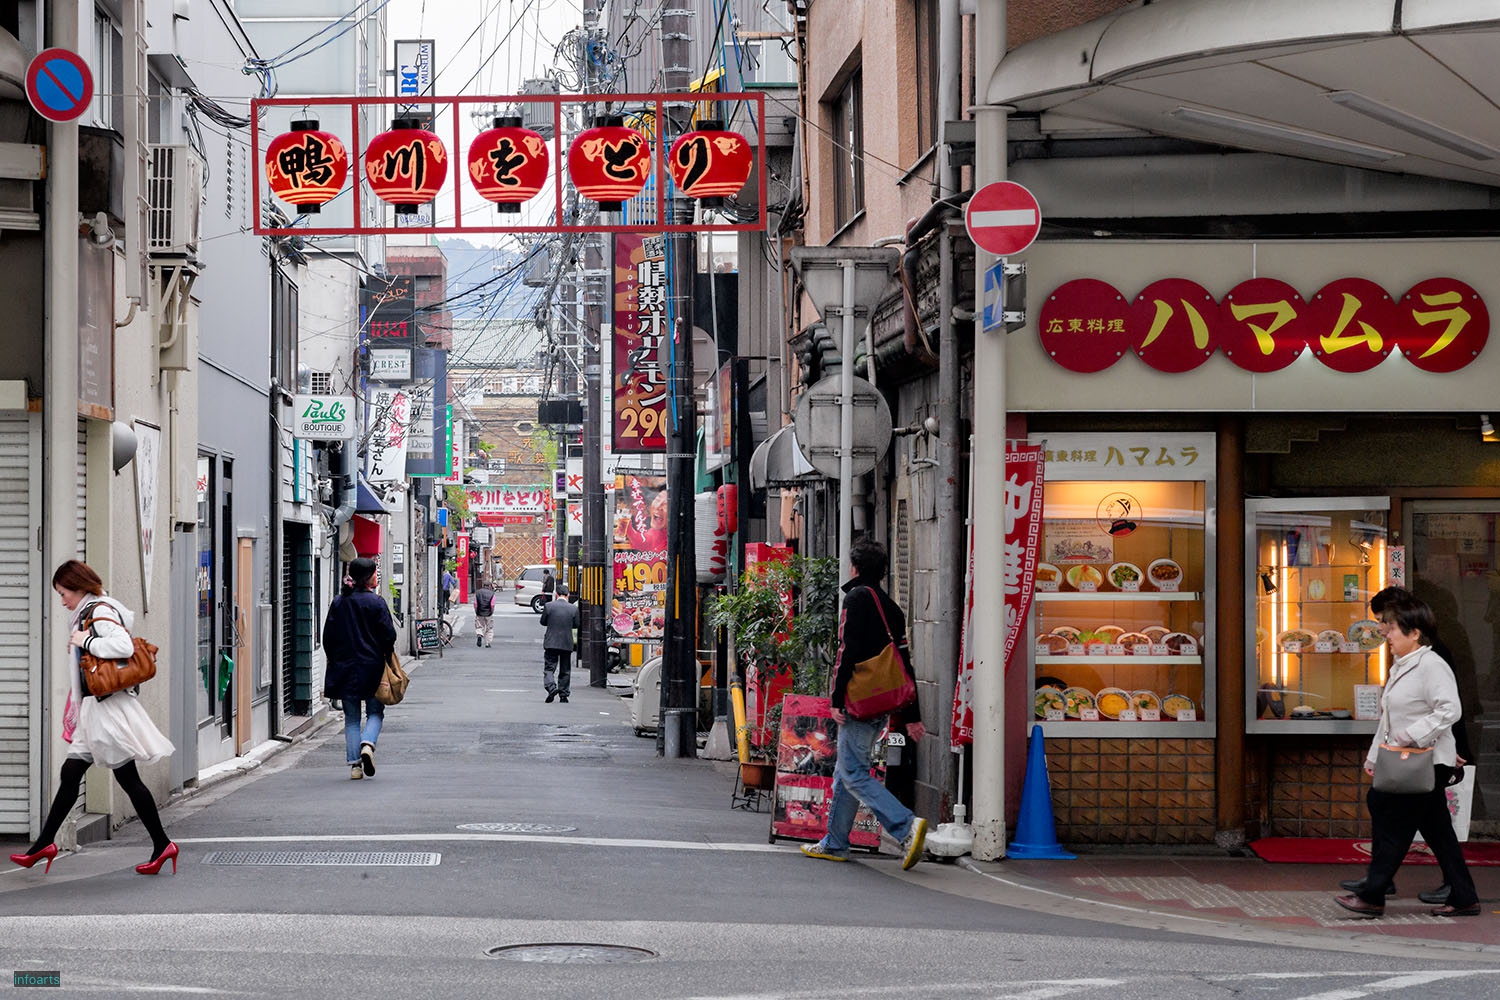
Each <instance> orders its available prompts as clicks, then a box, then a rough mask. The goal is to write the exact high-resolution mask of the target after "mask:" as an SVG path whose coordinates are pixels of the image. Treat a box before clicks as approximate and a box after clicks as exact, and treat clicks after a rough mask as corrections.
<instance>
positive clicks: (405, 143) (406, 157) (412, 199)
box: [365, 118, 448, 215]
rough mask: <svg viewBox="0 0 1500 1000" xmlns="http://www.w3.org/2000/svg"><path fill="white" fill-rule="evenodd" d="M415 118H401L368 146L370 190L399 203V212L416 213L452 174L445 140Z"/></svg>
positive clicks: (366, 151) (394, 203)
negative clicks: (425, 127) (420, 124)
mask: <svg viewBox="0 0 1500 1000" xmlns="http://www.w3.org/2000/svg"><path fill="white" fill-rule="evenodd" d="M418 125H419V123H418V122H417V120H416V119H412V118H397V119H396V120H395V121H393V122H392V123H391V129H390V131H388V132H382V133H380V134H379V135H377V136H376V137H375V138H374V139H372V140H371V141H370V145H369V146H367V147H365V176H366V178H368V180H369V182H370V190H371V191H374V192H375V195H376V197H378V198H380V199H381V200H382V201H388V202H390V203H391V204H393V205H395V206H396V214H398V215H415V214H416V212H417V209H418V207H419V206H421V205H425V204H426V203H427V202H429V201H431V200H432V199H433V198H435V197H437V193H438V191H439V190H441V189H442V186H443V181H444V180H446V179H447V176H448V150H447V148H446V147H444V146H443V140H441V139H439V138H438V137H437V136H436V135H434V134H433V133H431V132H429V131H427V130H426V129H424V128H419V127H418Z"/></svg>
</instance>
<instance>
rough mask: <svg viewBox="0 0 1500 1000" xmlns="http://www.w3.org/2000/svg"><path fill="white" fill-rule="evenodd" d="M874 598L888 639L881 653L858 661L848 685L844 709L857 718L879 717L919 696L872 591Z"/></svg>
mask: <svg viewBox="0 0 1500 1000" xmlns="http://www.w3.org/2000/svg"><path fill="white" fill-rule="evenodd" d="M870 598H871V600H873V601H874V602H875V610H876V611H878V612H880V621H881V624H883V625H884V626H885V637H886V640H887V641H886V644H885V648H884V649H882V650H881V651H880V652H879V653H877V654H875V655H874V656H872V657H870V658H869V659H868V660H859V661H857V662H856V663H855V664H854V671H853V672H852V673H851V674H850V676H849V684H848V686H847V687H845V688H844V711H845V712H847V713H848V714H849V715H850V716H851V717H852V718H855V719H878V718H880V717H881V716H882V715H889V714H890V713H891V712H894V711H896V710H897V709H899V708H905V707H906V706H907V705H909V704H911V703H912V701H913V700H914V699H915V698H916V697H917V686H916V684H914V683H913V682H912V679H911V675H910V674H908V673H907V672H906V659H905V657H904V656H903V655H902V653H901V647H900V646H898V645H897V644H896V637H895V636H893V635H892V634H891V623H890V622H888V621H886V618H885V608H884V607H883V606H882V605H881V603H880V595H879V594H877V593H875V591H873V590H871V591H870Z"/></svg>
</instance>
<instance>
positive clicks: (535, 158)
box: [469, 116, 551, 212]
mask: <svg viewBox="0 0 1500 1000" xmlns="http://www.w3.org/2000/svg"><path fill="white" fill-rule="evenodd" d="M550 163H551V158H550V157H549V156H548V155H547V141H546V140H545V139H543V138H542V137H541V136H540V135H539V134H537V133H536V132H533V131H532V130H531V129H529V128H522V127H521V119H520V118H518V117H514V116H510V117H503V118H496V119H495V127H494V128H492V129H490V130H488V131H486V132H481V133H479V135H478V137H476V138H475V140H474V141H473V143H471V144H470V145H469V179H470V180H471V181H472V182H473V184H474V190H475V191H478V192H479V195H480V197H482V198H485V199H487V200H489V201H493V202H495V203H496V205H495V207H496V208H497V209H498V210H499V211H501V212H519V211H520V210H521V203H522V202H523V201H527V200H528V199H530V198H531V197H532V196H533V195H535V194H536V193H537V192H538V191H540V190H541V189H542V185H543V184H545V183H546V182H547V168H548V166H549V165H550Z"/></svg>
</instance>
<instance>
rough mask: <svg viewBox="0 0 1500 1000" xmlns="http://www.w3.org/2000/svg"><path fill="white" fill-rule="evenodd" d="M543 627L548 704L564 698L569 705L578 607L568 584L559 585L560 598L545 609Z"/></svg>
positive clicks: (543, 684)
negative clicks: (569, 598)
mask: <svg viewBox="0 0 1500 1000" xmlns="http://www.w3.org/2000/svg"><path fill="white" fill-rule="evenodd" d="M542 625H543V626H544V627H545V628H546V629H547V636H546V638H545V639H543V640H542V649H543V650H544V653H543V656H544V660H543V666H542V686H543V687H545V688H546V689H547V703H548V704H551V703H552V699H553V698H560V699H561V700H562V702H563V704H567V702H568V691H569V690H570V688H571V680H572V676H573V630H574V629H575V628H577V627H578V605H576V604H573V603H572V602H570V601H569V600H568V587H567V584H562V583H559V584H558V585H557V596H556V597H555V598H554V599H553V600H552V601H551V602H550V603H548V604H547V605H546V606H545V607H543V608H542Z"/></svg>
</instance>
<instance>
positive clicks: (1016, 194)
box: [964, 181, 1042, 257]
mask: <svg viewBox="0 0 1500 1000" xmlns="http://www.w3.org/2000/svg"><path fill="white" fill-rule="evenodd" d="M964 228H966V229H967V230H968V231H969V239H971V240H973V241H974V245H975V246H977V247H978V248H979V249H981V250H985V251H988V252H989V253H992V254H994V255H995V256H996V257H1005V256H1008V255H1009V254H1013V253H1020V252H1021V251H1022V250H1025V249H1026V248H1027V247H1029V246H1031V243H1032V241H1033V240H1035V239H1036V235H1037V233H1039V232H1041V231H1042V209H1041V206H1039V205H1038V204H1037V201H1036V197H1035V196H1034V195H1033V194H1032V193H1031V192H1030V191H1028V190H1027V189H1026V188H1025V187H1023V186H1022V185H1020V184H1017V183H1016V182H1014V181H994V182H992V183H989V184H986V185H985V186H984V187H982V188H980V189H979V190H978V191H975V192H974V194H973V196H972V197H970V198H969V203H968V204H967V205H966V206H964Z"/></svg>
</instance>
